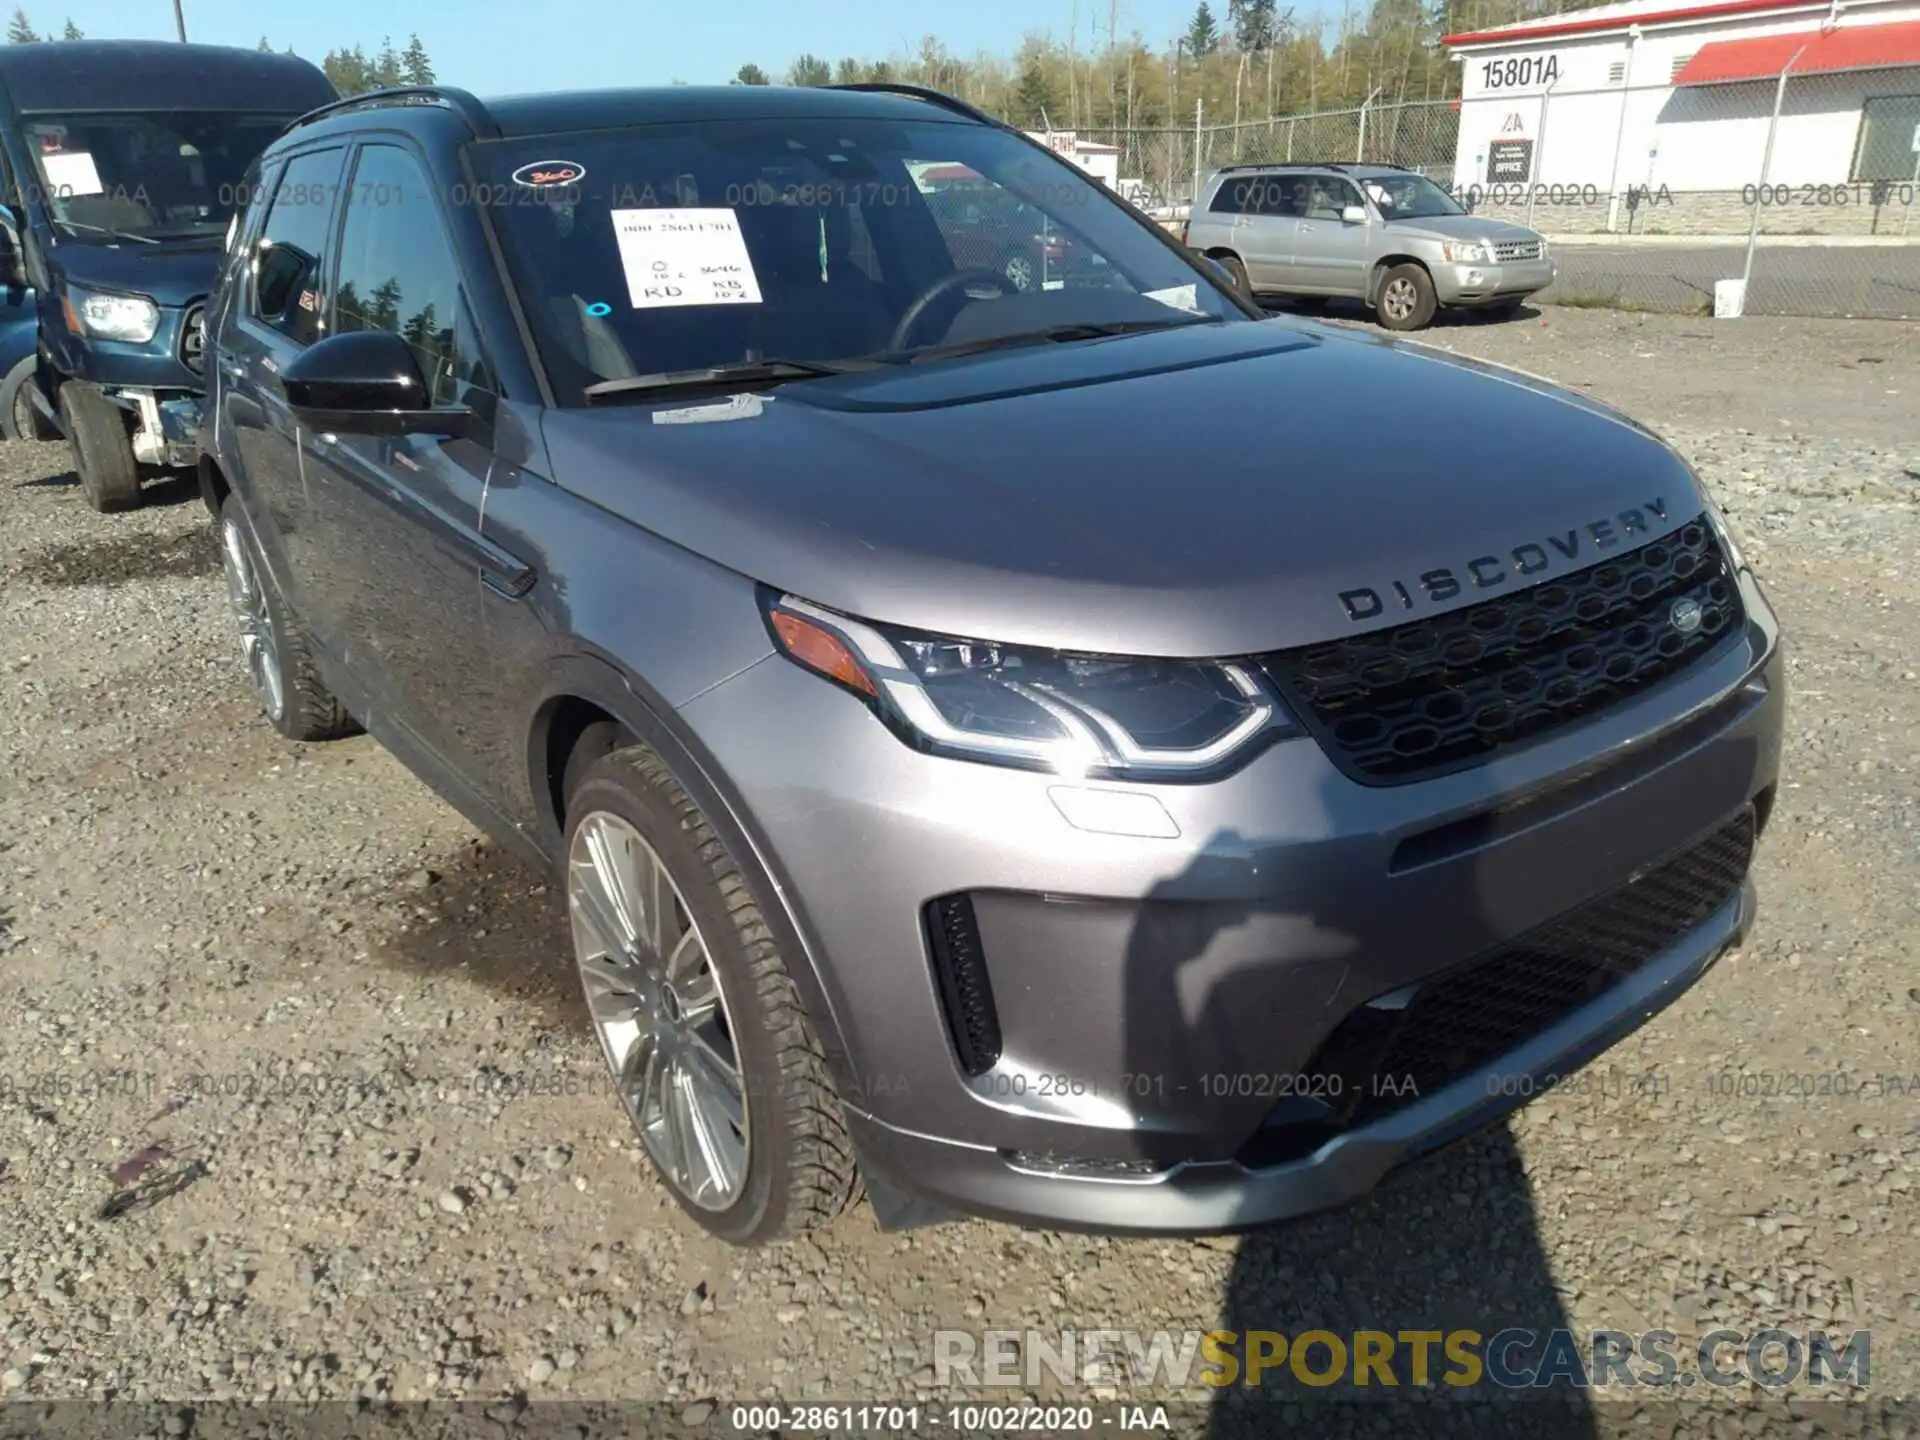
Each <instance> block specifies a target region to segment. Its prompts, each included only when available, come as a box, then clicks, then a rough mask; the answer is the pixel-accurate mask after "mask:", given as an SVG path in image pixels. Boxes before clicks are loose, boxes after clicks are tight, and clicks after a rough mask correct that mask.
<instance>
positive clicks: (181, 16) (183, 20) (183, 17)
mask: <svg viewBox="0 0 1920 1440" xmlns="http://www.w3.org/2000/svg"><path fill="white" fill-rule="evenodd" d="M183 3H184V0H173V28H174V29H176V30H178V31H179V32H180V43H181V44H182V45H184V44H186V43H187V12H186V11H185V10H183V9H181V8H180V7H181V5H182V4H183Z"/></svg>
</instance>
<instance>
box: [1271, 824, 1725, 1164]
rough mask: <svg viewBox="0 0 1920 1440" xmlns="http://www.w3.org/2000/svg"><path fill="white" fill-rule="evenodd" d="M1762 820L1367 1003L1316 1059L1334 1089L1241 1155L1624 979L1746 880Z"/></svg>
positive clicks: (1276, 1146) (1356, 1114)
mask: <svg viewBox="0 0 1920 1440" xmlns="http://www.w3.org/2000/svg"><path fill="white" fill-rule="evenodd" d="M1756 828H1757V827H1756V821H1755V814H1754V810H1753V808H1752V807H1748V808H1746V809H1743V810H1742V811H1741V812H1740V813H1739V814H1738V815H1736V816H1735V817H1734V818H1733V819H1732V820H1731V821H1729V822H1728V823H1727V824H1726V825H1724V826H1722V827H1721V828H1720V829H1719V830H1717V831H1715V832H1714V833H1713V834H1712V835H1710V836H1708V837H1707V838H1706V839H1705V840H1703V841H1701V842H1699V843H1698V844H1696V845H1694V846H1693V847H1692V848H1690V849H1687V850H1684V851H1682V852H1680V853H1679V854H1677V855H1674V856H1671V857H1669V858H1668V859H1667V860H1665V861H1663V862H1661V863H1660V864H1659V865H1657V866H1655V867H1654V868H1653V869H1651V870H1649V871H1647V872H1646V873H1645V874H1643V875H1641V876H1640V877H1639V878H1638V879H1636V880H1632V881H1630V882H1628V883H1627V884H1626V885H1623V886H1621V887H1620V888H1619V889H1617V890H1613V891H1610V892H1608V893H1607V894H1605V895H1601V896H1598V897H1597V898H1595V899H1592V900H1589V901H1587V902H1586V904H1584V905H1580V906H1577V907H1575V908H1574V909H1572V910H1570V911H1568V912H1567V913H1566V914H1564V915H1561V916H1558V917H1557V918H1555V919H1553V920H1549V921H1547V922H1546V923H1545V924H1543V925H1539V926H1536V927H1535V928H1534V929H1532V930H1530V931H1528V932H1526V933H1525V934H1523V935H1520V936H1517V937H1515V938H1514V939H1512V940H1509V941H1507V942H1506V943H1505V944H1504V945H1501V946H1500V947H1499V948H1497V949H1495V950H1493V951H1491V952H1489V953H1487V954H1484V955H1482V956H1480V957H1478V958H1477V959H1473V960H1469V961H1467V962H1465V963H1464V964H1462V965H1459V966H1456V967H1455V968H1453V969H1452V970H1448V971H1443V972H1442V973H1440V974H1438V975H1435V976H1432V977H1431V978H1429V979H1427V980H1423V981H1420V982H1419V983H1417V984H1415V985H1412V986H1407V987H1403V988H1402V989H1401V990H1398V991H1395V992H1394V993H1393V994H1392V995H1390V996H1384V997H1381V998H1380V999H1377V1000H1374V1001H1371V1002H1369V1003H1367V1004H1365V1005H1362V1006H1360V1007H1359V1008H1358V1009H1356V1010H1354V1011H1353V1012H1352V1013H1351V1014H1349V1015H1348V1016H1347V1018H1346V1019H1344V1020H1342V1021H1341V1022H1340V1024H1339V1025H1338V1026H1337V1027H1335V1029H1334V1031H1333V1033H1332V1034H1331V1035H1329V1036H1328V1037H1327V1039H1326V1040H1325V1042H1324V1043H1322V1045H1321V1046H1320V1049H1319V1050H1318V1051H1316V1052H1315V1053H1314V1056H1313V1058H1312V1059H1311V1060H1309V1061H1308V1062H1307V1064H1306V1066H1305V1067H1304V1069H1305V1072H1306V1073H1307V1074H1308V1075H1310V1076H1313V1077H1315V1085H1314V1091H1315V1093H1316V1094H1325V1095H1329V1096H1330V1097H1332V1103H1331V1104H1330V1105H1326V1106H1316V1107H1315V1108H1316V1110H1317V1111H1318V1113H1316V1114H1311V1115H1309V1114H1305V1113H1302V1111H1301V1109H1300V1107H1298V1106H1297V1105H1293V1104H1292V1103H1291V1102H1290V1101H1285V1102H1282V1106H1281V1107H1280V1108H1278V1109H1276V1110H1275V1112H1274V1113H1273V1114H1272V1115H1270V1116H1269V1117H1268V1120H1267V1128H1264V1129H1262V1130H1261V1131H1260V1132H1259V1133H1258V1134H1257V1135H1256V1136H1255V1137H1254V1139H1253V1140H1252V1141H1251V1142H1249V1144H1248V1146H1247V1147H1246V1149H1245V1150H1244V1151H1243V1153H1242V1155H1241V1157H1240V1158H1241V1162H1242V1163H1243V1164H1247V1165H1253V1166H1259V1165H1277V1164H1282V1163H1284V1162H1285V1161H1287V1160H1292V1159H1297V1158H1299V1157H1300V1156H1302V1155H1306V1154H1311V1153H1312V1152H1313V1151H1314V1150H1316V1149H1318V1148H1319V1147H1320V1146H1321V1145H1323V1144H1325V1143H1326V1142H1327V1141H1328V1140H1330V1139H1332V1138H1333V1137H1334V1136H1335V1135H1337V1134H1339V1133H1341V1132H1342V1131H1345V1130H1352V1129H1357V1128H1359V1127H1360V1126H1362V1125H1366V1124H1369V1123H1370V1122H1372V1121H1375V1120H1379V1119H1381V1118H1382V1117H1384V1116H1386V1115H1388V1114H1391V1113H1392V1112H1393V1111H1395V1110H1399V1109H1401V1108H1402V1107H1404V1106H1407V1105H1411V1104H1412V1103H1414V1101H1416V1100H1419V1099H1421V1098H1423V1097H1425V1096H1428V1095H1432V1094H1433V1093H1435V1092H1436V1091H1438V1090H1441V1089H1444V1088H1445V1087H1446V1086H1447V1085H1449V1084H1451V1083H1452V1082H1454V1081H1455V1080H1459V1079H1461V1078H1462V1077H1463V1076H1467V1075H1471V1074H1473V1073H1474V1072H1475V1071H1477V1070H1480V1069H1482V1068H1484V1067H1485V1066H1487V1065H1489V1064H1491V1063H1492V1062H1493V1061H1495V1060H1497V1059H1499V1057H1500V1056H1502V1055H1504V1054H1506V1053H1507V1052H1508V1051H1510V1050H1513V1049H1514V1048H1516V1047H1517V1046H1519V1045H1521V1044H1523V1043H1524V1042H1526V1041H1527V1040H1530V1039H1532V1038H1533V1037H1534V1036H1535V1035H1537V1034H1539V1033H1540V1032H1541V1031H1542V1030H1545V1029H1546V1028H1547V1027H1548V1026H1550V1025H1552V1024H1554V1023H1555V1022H1557V1021H1559V1020H1562V1019H1564V1018H1565V1017H1566V1016H1567V1015H1569V1014H1571V1013H1572V1012H1573V1011H1575V1010H1577V1009H1579V1008H1580V1006H1582V1005H1584V1004H1586V1003H1587V1002H1588V1001H1590V1000H1593V999H1595V998H1596V997H1598V996H1599V995H1601V994H1603V993H1605V992H1606V991H1608V990H1610V989H1612V988H1613V987H1614V986H1615V985H1617V984H1619V983H1620V982H1621V981H1622V980H1624V979H1626V978H1627V977H1628V976H1629V975H1631V974H1633V973H1634V972H1635V971H1636V970H1638V969H1639V968H1640V967H1641V966H1642V965H1644V964H1646V963H1647V961H1649V960H1650V959H1652V958H1653V957H1654V956H1656V955H1658V954H1660V953H1661V952H1662V951H1663V950H1666V949H1667V948H1668V947H1670V946H1671V945H1673V944H1674V943H1675V942H1677V941H1679V940H1680V939H1681V938H1682V937H1683V936H1685V935H1686V934H1687V932H1688V931H1690V930H1693V929H1694V928H1695V927H1697V926H1699V925H1700V924H1702V923H1703V922H1705V921H1706V920H1707V918H1708V917H1709V916H1711V915H1712V914H1713V913H1714V912H1715V911H1716V910H1718V909H1720V907H1721V906H1723V905H1725V904H1726V903H1727V902H1728V901H1729V900H1731V899H1732V898H1733V897H1734V895H1735V894H1736V893H1738V891H1739V889H1740V883H1741V881H1742V880H1743V879H1744V878H1745V877H1746V874H1747V870H1748V867H1749V866H1750V865H1751V864H1752V862H1753V848H1754V841H1755V837H1756Z"/></svg>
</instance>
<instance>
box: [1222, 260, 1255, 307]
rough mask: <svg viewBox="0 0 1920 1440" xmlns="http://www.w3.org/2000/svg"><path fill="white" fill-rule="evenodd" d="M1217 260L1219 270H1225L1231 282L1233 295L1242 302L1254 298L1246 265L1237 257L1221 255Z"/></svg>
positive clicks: (1251, 282) (1251, 281)
mask: <svg viewBox="0 0 1920 1440" xmlns="http://www.w3.org/2000/svg"><path fill="white" fill-rule="evenodd" d="M1217 258H1218V259H1219V261H1220V268H1221V269H1223V270H1225V271H1226V272H1227V274H1228V275H1229V276H1230V277H1231V278H1232V280H1233V293H1234V294H1236V295H1238V296H1239V297H1240V298H1241V299H1242V300H1253V299H1254V298H1255V297H1254V293H1253V280H1252V278H1251V277H1250V276H1248V274H1247V267H1246V264H1245V263H1244V262H1243V261H1242V260H1241V259H1240V257H1239V256H1238V255H1221V256H1219V257H1217Z"/></svg>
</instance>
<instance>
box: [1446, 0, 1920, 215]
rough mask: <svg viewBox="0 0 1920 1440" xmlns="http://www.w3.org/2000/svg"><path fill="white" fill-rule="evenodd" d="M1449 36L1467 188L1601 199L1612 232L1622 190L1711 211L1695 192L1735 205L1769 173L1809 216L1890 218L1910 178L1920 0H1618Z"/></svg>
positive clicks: (1637, 199) (1461, 183) (1918, 114)
mask: <svg viewBox="0 0 1920 1440" xmlns="http://www.w3.org/2000/svg"><path fill="white" fill-rule="evenodd" d="M1444 43H1445V44H1446V46H1447V48H1448V50H1449V51H1450V52H1451V54H1452V55H1453V56H1454V58H1455V59H1457V60H1458V61H1459V62H1460V64H1461V66H1462V71H1463V73H1462V76H1461V100H1460V107H1459V108H1460V135H1459V143H1458V149H1457V151H1456V154H1455V159H1454V183H1455V184H1456V186H1458V187H1460V188H1461V189H1463V190H1466V191H1469V192H1472V191H1475V190H1476V189H1477V190H1478V191H1480V192H1483V193H1485V192H1487V191H1488V190H1489V187H1493V188H1494V190H1495V191H1499V190H1501V189H1506V190H1510V191H1520V190H1531V191H1532V192H1533V193H1534V195H1535V196H1536V198H1538V197H1540V196H1541V195H1542V194H1543V193H1544V195H1545V201H1546V203H1549V204H1553V203H1579V202H1580V200H1581V197H1583V196H1584V197H1585V201H1586V203H1587V204H1588V205H1589V206H1591V205H1592V204H1593V203H1594V201H1595V200H1596V198H1597V200H1598V203H1599V204H1601V205H1603V206H1605V207H1606V208H1607V212H1608V213H1607V220H1606V226H1607V228H1608V229H1614V228H1617V226H1616V219H1617V215H1616V212H1617V211H1618V209H1619V207H1620V205H1621V203H1622V196H1626V197H1628V201H1627V203H1628V204H1629V205H1630V206H1631V205H1633V204H1645V203H1650V204H1651V205H1652V206H1653V207H1654V208H1655V209H1656V210H1657V208H1658V205H1659V203H1660V201H1661V199H1662V198H1665V199H1666V200H1667V201H1668V203H1676V202H1675V201H1674V200H1673V197H1683V198H1682V200H1681V201H1680V202H1678V203H1679V204H1680V208H1681V209H1682V210H1685V209H1686V208H1687V206H1686V203H1685V199H1684V197H1687V196H1688V195H1692V196H1694V197H1695V200H1696V203H1695V204H1694V206H1693V209H1694V211H1695V212H1697V213H1698V214H1699V215H1703V216H1704V215H1705V214H1706V213H1707V212H1708V211H1709V210H1710V209H1712V208H1714V207H1712V206H1710V205H1708V204H1705V203H1699V202H1705V201H1707V199H1708V196H1707V194H1706V193H1704V192H1715V194H1717V196H1719V197H1721V198H1722V199H1723V200H1724V202H1726V203H1729V204H1731V205H1732V206H1734V207H1738V206H1739V205H1740V204H1741V203H1742V200H1743V198H1744V201H1745V203H1747V204H1749V205H1750V204H1752V203H1753V200H1754V198H1755V194H1756V187H1757V186H1759V185H1760V184H1762V183H1763V182H1764V183H1765V184H1766V185H1767V186H1769V187H1770V189H1769V192H1768V194H1767V195H1766V196H1763V197H1762V201H1763V203H1766V204H1775V203H1778V202H1779V201H1786V202H1788V203H1787V204H1786V205H1785V206H1783V207H1782V208H1783V209H1791V208H1793V206H1795V205H1798V204H1799V203H1800V197H1801V195H1802V194H1803V193H1804V194H1805V195H1806V196H1807V203H1806V205H1805V206H1804V207H1803V208H1804V209H1805V210H1806V211H1808V212H1812V211H1826V212H1837V211H1839V210H1842V209H1844V207H1846V206H1848V205H1854V206H1856V207H1859V206H1861V205H1863V204H1865V205H1871V206H1874V207H1876V208H1880V209H1885V208H1888V207H1889V206H1890V207H1891V208H1893V209H1894V210H1895V211H1896V213H1897V212H1898V211H1899V210H1900V209H1902V208H1905V206H1906V205H1907V203H1908V202H1909V201H1910V200H1911V199H1912V198H1913V196H1912V191H1913V188H1914V185H1915V182H1916V180H1920V0H1831V3H1815V4H1809V3H1798V0H1704V3H1693V4H1687V3H1676V0H1625V3H1619V4H1609V5H1601V6H1598V7H1595V8H1593V9H1588V10H1575V11H1570V12H1568V13H1565V14H1562V15H1556V16H1550V17H1546V18H1542V19H1538V20H1528V21H1522V22H1520V23H1518V24H1514V25H1504V26H1501V27H1499V28H1498V29H1494V30H1485V31H1477V32H1473V33H1466V34H1458V35H1449V36H1447V37H1446V39H1445V42H1444ZM1783 68H1784V69H1786V70H1787V72H1788V83H1787V88H1786V90H1785V93H1784V102H1783V103H1782V105H1781V107H1780V114H1779V120H1778V124H1777V126H1775V125H1774V124H1773V116H1774V102H1775V96H1776V91H1777V89H1778V83H1779V77H1780V75H1781V72H1782V70H1783ZM1770 128H1772V129H1773V130H1774V134H1773V143H1772V153H1771V156H1768V155H1767V144H1768V132H1769V129H1770ZM1763 162H1764V170H1765V173H1764V176H1763V174H1762V169H1763ZM1875 182H1879V184H1878V186H1877V187H1876V184H1875ZM1541 187H1545V189H1544V192H1543V191H1542V190H1541ZM1779 187H1790V192H1791V193H1789V192H1788V191H1787V190H1781V189H1780V188H1779ZM1823 187H1826V188H1823ZM1841 188H1844V189H1845V190H1846V191H1847V192H1848V193H1847V195H1846V196H1845V197H1844V198H1842V197H1841V196H1840V195H1839V193H1838V191H1839V189H1841ZM1492 198H1493V199H1495V201H1496V203H1498V202H1500V201H1504V200H1507V198H1508V197H1507V196H1504V195H1498V194H1495V195H1494V196H1492ZM1509 203H1510V202H1509ZM1503 208H1504V207H1503ZM1782 218H1784V217H1782ZM1803 218H1806V219H1807V220H1808V221H1809V224H1808V226H1807V227H1806V228H1816V229H1828V228H1832V227H1831V226H1830V225H1828V224H1825V223H1821V222H1822V221H1823V220H1825V219H1827V218H1828V217H1827V216H1825V215H1822V216H1818V217H1816V216H1814V215H1812V214H1810V213H1809V214H1808V215H1806V216H1804V217H1803ZM1681 228H1697V227H1694V226H1682V227H1681ZM1706 228H1712V227H1711V226H1708V227H1706ZM1768 228H1770V229H1771V228H1775V227H1773V226H1771V225H1770V226H1769V227H1768ZM1848 228H1851V222H1849V225H1848ZM1915 233H1920V230H1917V231H1916V232H1915Z"/></svg>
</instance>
